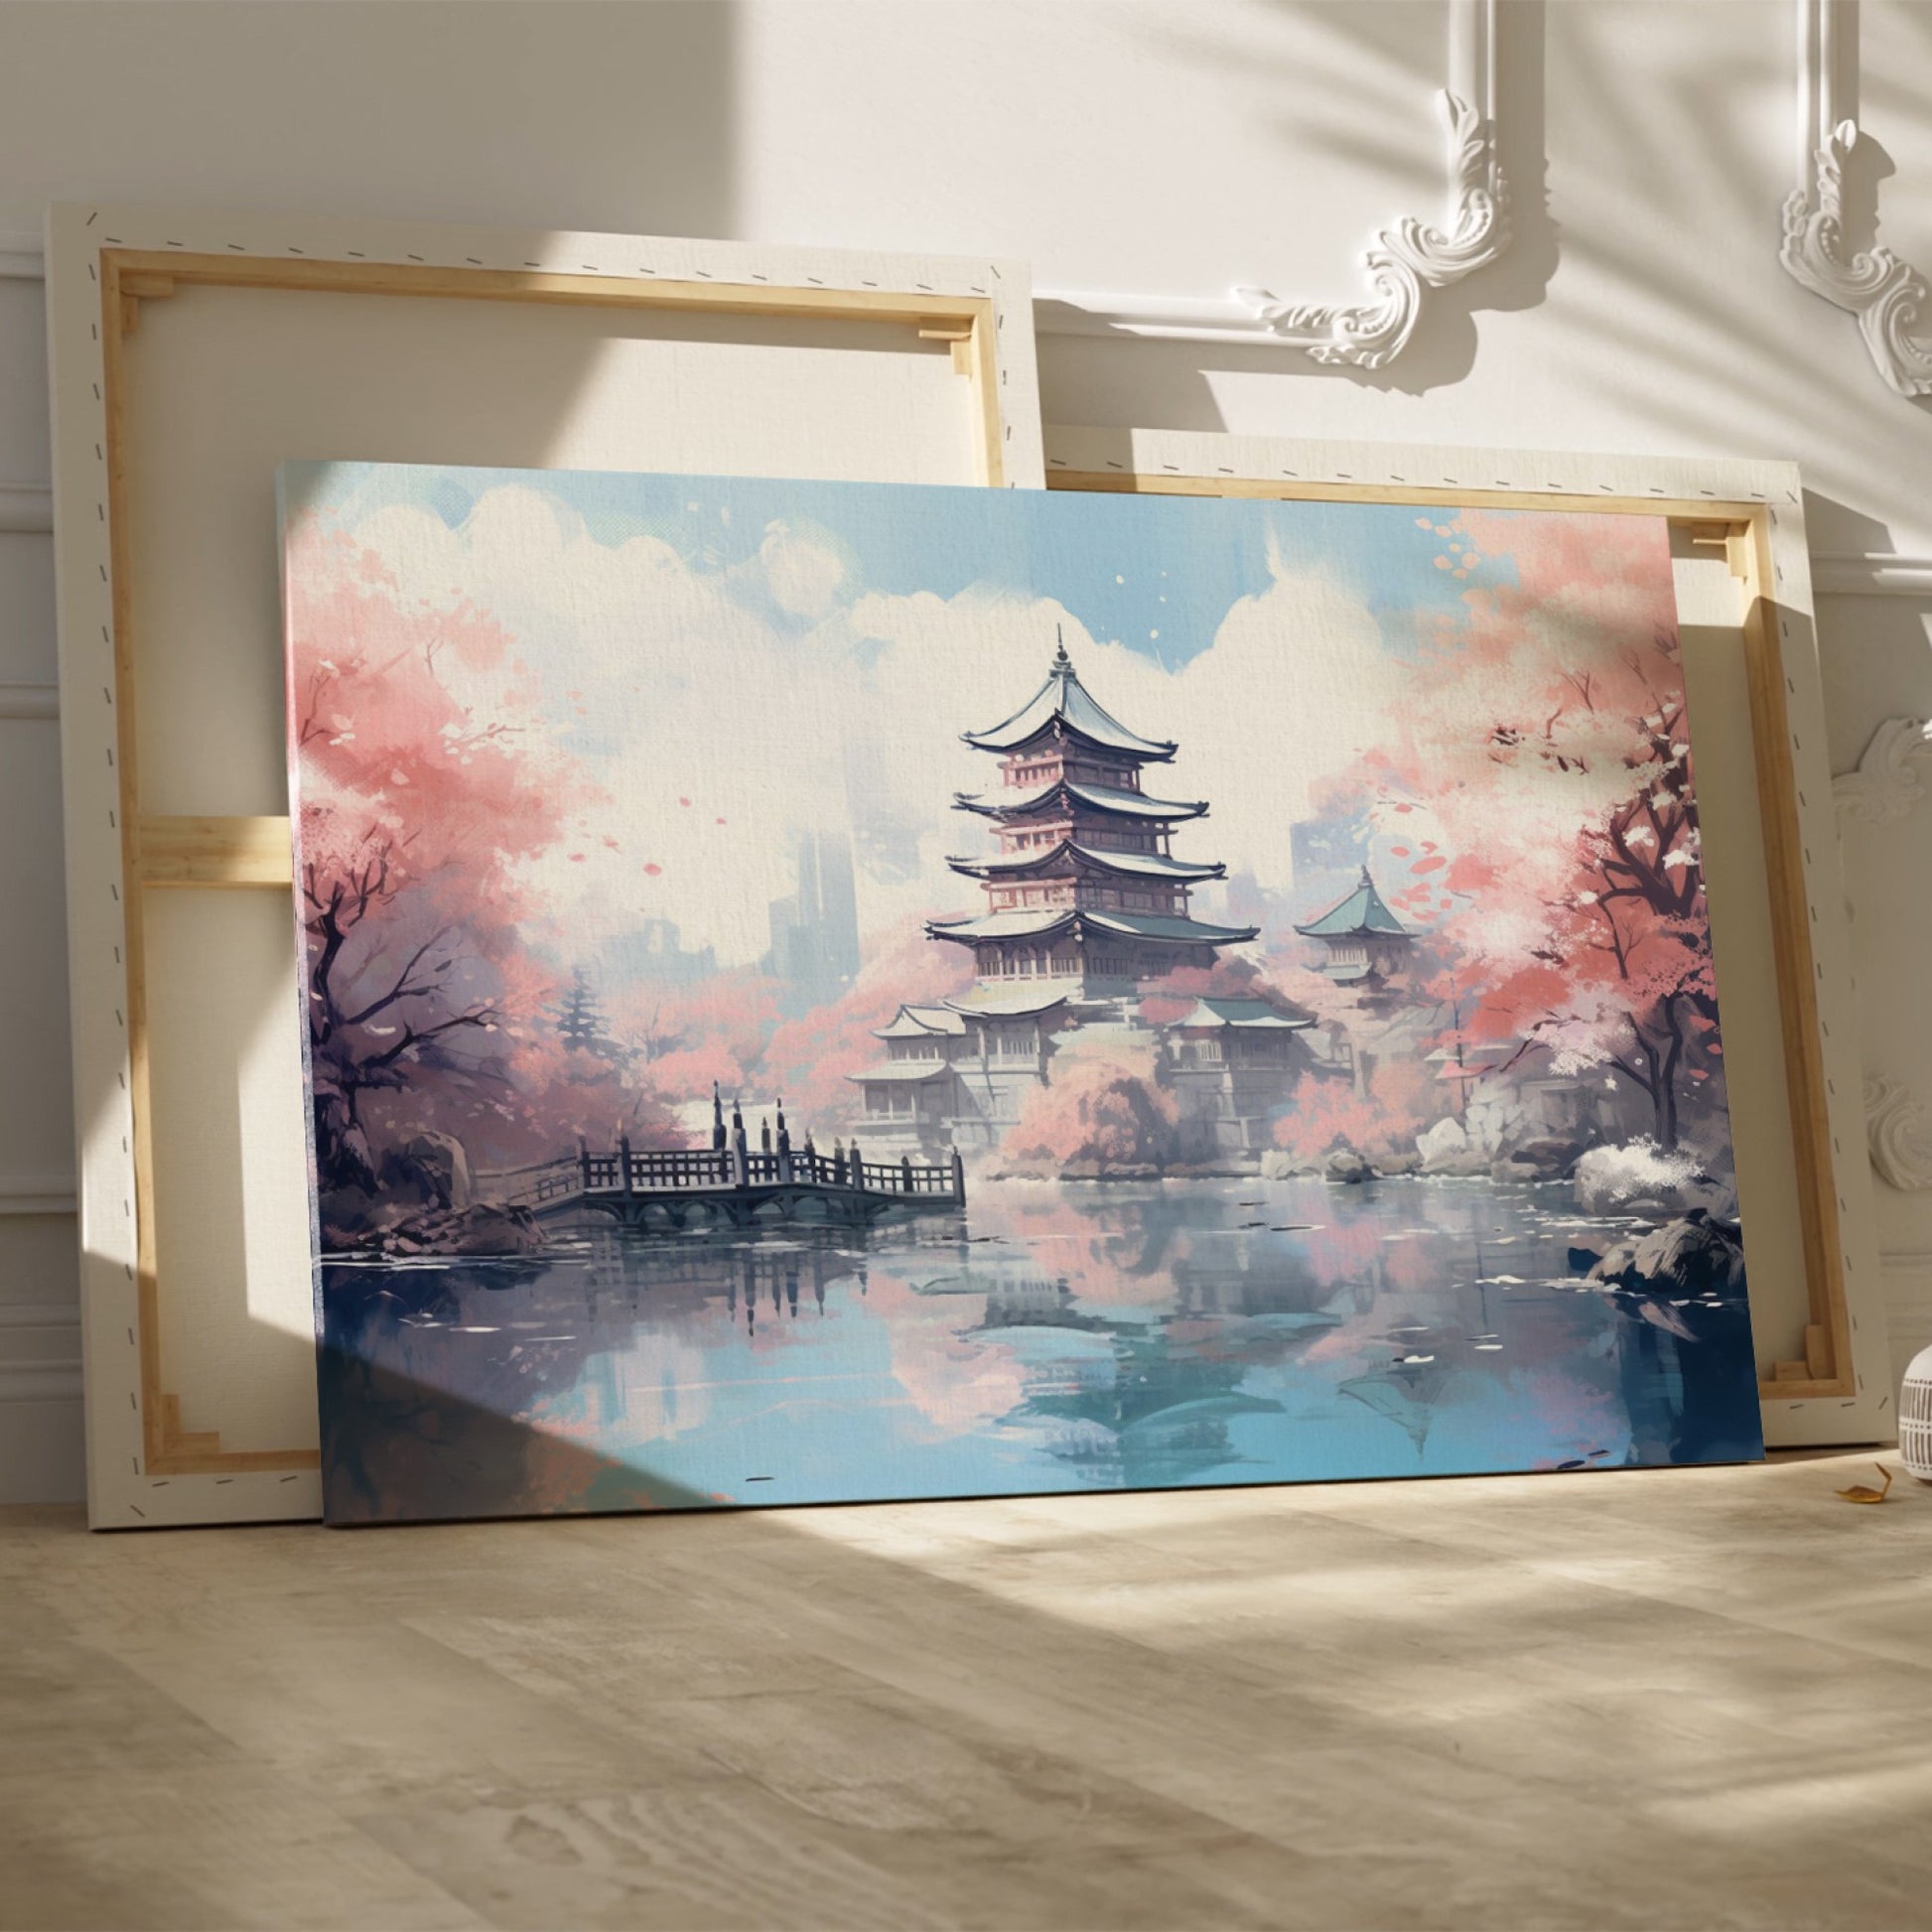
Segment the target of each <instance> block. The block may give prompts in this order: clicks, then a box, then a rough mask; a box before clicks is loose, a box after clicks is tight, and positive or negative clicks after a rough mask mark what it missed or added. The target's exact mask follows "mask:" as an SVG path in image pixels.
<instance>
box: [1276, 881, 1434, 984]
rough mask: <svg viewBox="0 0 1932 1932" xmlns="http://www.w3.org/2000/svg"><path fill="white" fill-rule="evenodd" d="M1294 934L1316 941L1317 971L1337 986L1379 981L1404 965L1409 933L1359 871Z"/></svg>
mask: <svg viewBox="0 0 1932 1932" xmlns="http://www.w3.org/2000/svg"><path fill="white" fill-rule="evenodd" d="M1295 930H1296V931H1297V932H1299V933H1300V934H1301V935H1302V936H1303V938H1305V939H1318V940H1319V941H1320V942H1321V946H1322V958H1321V961H1320V963H1319V965H1318V967H1317V969H1316V970H1317V971H1319V972H1323V973H1325V974H1327V976H1328V977H1329V978H1330V979H1331V980H1333V981H1334V982H1335V983H1336V985H1338V986H1355V985H1360V984H1363V983H1364V982H1370V983H1375V984H1381V983H1385V982H1387V981H1389V980H1391V979H1393V978H1394V977H1395V976H1396V975H1397V974H1398V973H1400V972H1401V971H1402V970H1403V968H1404V967H1405V966H1406V965H1407V964H1408V954H1409V948H1410V946H1411V944H1412V943H1413V942H1414V934H1412V933H1411V932H1410V930H1409V928H1408V927H1407V926H1406V925H1404V924H1403V923H1402V921H1401V920H1400V919H1398V918H1397V917H1396V915H1395V914H1394V913H1393V912H1391V911H1390V910H1389V908H1388V907H1387V906H1386V905H1385V904H1384V903H1383V902H1382V895H1381V894H1380V893H1378V892H1377V891H1376V890H1375V881H1374V880H1373V879H1372V878H1370V877H1369V870H1368V868H1367V867H1366V866H1364V867H1363V868H1362V877H1361V882H1360V884H1359V885H1357V886H1356V888H1355V890H1354V891H1353V892H1352V893H1350V894H1349V895H1348V897H1346V898H1344V899H1343V900H1341V902H1340V903H1339V904H1337V905H1331V906H1330V907H1329V908H1328V910H1327V911H1325V912H1324V913H1322V915H1321V916H1320V917H1319V918H1318V919H1311V920H1310V921H1309V923H1308V924H1307V925H1298V926H1297V927H1296V928H1295Z"/></svg>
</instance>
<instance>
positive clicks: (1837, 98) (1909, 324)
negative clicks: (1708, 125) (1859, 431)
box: [1778, 0, 1932, 396]
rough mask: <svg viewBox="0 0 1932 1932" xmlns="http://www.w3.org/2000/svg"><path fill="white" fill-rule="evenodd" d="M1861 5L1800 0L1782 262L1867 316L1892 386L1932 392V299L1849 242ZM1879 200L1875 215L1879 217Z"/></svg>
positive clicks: (1916, 281) (1894, 259)
mask: <svg viewBox="0 0 1932 1932" xmlns="http://www.w3.org/2000/svg"><path fill="white" fill-rule="evenodd" d="M1857 77H1858V0H1798V97H1799V104H1798V114H1799V121H1798V143H1799V161H1798V186H1797V188H1796V189H1795V190H1794V191H1793V192H1792V194H1791V196H1790V198H1789V200H1787V201H1786V203H1785V205H1784V241H1783V245H1782V246H1781V247H1780V248H1779V250H1778V258H1779V260H1780V261H1782V262H1783V263H1784V265H1785V267H1786V269H1787V270H1789V271H1790V273H1791V275H1792V277H1793V279H1794V280H1796V281H1798V282H1799V283H1801V284H1802V285H1803V286H1804V287H1805V288H1808V289H1809V290H1810V291H1811V292H1812V294H1814V295H1822V296H1823V297H1824V298H1825V300H1826V301H1827V302H1831V303H1834V304H1836V305H1837V306H1838V307H1839V308H1841V309H1844V310H1847V311H1848V312H1849V313H1851V314H1852V315H1854V316H1856V317H1857V318H1858V323H1859V332H1860V334H1862V335H1863V337H1864V345H1865V347H1866V348H1867V349H1869V350H1870V352H1871V360H1872V363H1873V365H1874V366H1875V367H1876V368H1877V371H1878V373H1879V374H1880V375H1881V376H1882V377H1883V378H1884V380H1885V382H1886V384H1887V385H1888V386H1889V387H1890V388H1892V389H1894V390H1896V391H1897V393H1898V394H1899V395H1901V396H1923V395H1932V337H1928V336H1927V335H1925V334H1924V333H1923V331H1922V328H1921V325H1922V324H1924V323H1926V322H1928V321H1929V320H1932V317H1928V314H1927V312H1928V309H1932V296H1928V292H1927V288H1926V281H1925V277H1924V275H1923V274H1921V273H1920V272H1919V270H1917V269H1916V268H1914V267H1913V266H1912V265H1911V263H1910V262H1907V261H1904V260H1901V259H1900V257H1899V256H1897V255H1896V254H1894V253H1893V252H1892V250H1891V249H1889V248H1881V247H1878V246H1876V245H1874V246H1872V247H1870V248H1852V247H1850V246H1849V245H1848V243H1847V241H1846V233H1845V230H1846V206H1845V201H1846V181H1845V172H1846V163H1847V162H1848V161H1849V160H1850V158H1851V155H1852V152H1853V150H1854V148H1856V147H1857V145H1858V140H1859V123H1858V119H1857V116H1856V113H1855V112H1852V111H1847V110H1849V109H1853V108H1855V107H1856V104H1857V97H1858V85H1857ZM1875 202H1876V197H1875V192H1874V195H1873V207H1871V208H1870V209H1868V210H1866V212H1868V213H1869V214H1870V215H1871V216H1872V217H1873V218H1875V216H1876V212H1877V209H1876V206H1875Z"/></svg>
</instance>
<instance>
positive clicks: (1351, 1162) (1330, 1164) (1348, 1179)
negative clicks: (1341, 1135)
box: [1321, 1142, 1375, 1187]
mask: <svg viewBox="0 0 1932 1932" xmlns="http://www.w3.org/2000/svg"><path fill="white" fill-rule="evenodd" d="M1321 1173H1322V1178H1323V1179H1325V1180H1338V1181H1341V1182H1343V1183H1344V1184H1345V1185H1348V1186H1351V1187H1352V1186H1355V1185H1358V1184H1359V1183H1360V1182H1362V1181H1364V1180H1373V1179H1374V1178H1375V1170H1374V1169H1373V1168H1371V1167H1370V1166H1369V1164H1368V1161H1367V1159H1366V1158H1365V1157H1364V1156H1363V1155H1361V1154H1359V1153H1357V1152H1356V1150H1355V1149H1354V1148H1352V1147H1349V1146H1348V1145H1347V1144H1346V1143H1345V1142H1344V1143H1343V1144H1342V1145H1341V1146H1340V1147H1338V1148H1336V1149H1335V1150H1334V1151H1333V1152H1332V1153H1331V1154H1330V1155H1329V1156H1328V1158H1327V1160H1326V1161H1325V1162H1324V1163H1323V1164H1322V1169H1321Z"/></svg>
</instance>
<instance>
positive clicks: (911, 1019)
mask: <svg viewBox="0 0 1932 1932" xmlns="http://www.w3.org/2000/svg"><path fill="white" fill-rule="evenodd" d="M965 1031H966V1028H965V1025H964V1023H963V1022H962V1021H961V1020H960V1018H959V1016H958V1014H956V1013H954V1012H953V1011H952V1010H951V1009H950V1008H949V1007H913V1006H902V1007H900V1008H899V1010H898V1011H897V1013H896V1014H894V1015H893V1017H892V1019H891V1020H890V1021H889V1022H888V1023H887V1024H886V1025H885V1026H883V1027H875V1028H874V1029H873V1030H872V1036H873V1038H874V1039H927V1038H930V1037H931V1035H934V1034H963V1033H964V1032H965Z"/></svg>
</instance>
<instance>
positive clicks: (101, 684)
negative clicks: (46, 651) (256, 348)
mask: <svg viewBox="0 0 1932 1932" xmlns="http://www.w3.org/2000/svg"><path fill="white" fill-rule="evenodd" d="M45 236H46V262H47V267H46V299H47V319H48V363H49V390H50V396H51V402H52V448H53V491H54V505H55V538H54V552H55V581H56V629H57V635H58V660H59V667H60V668H59V680H60V687H61V756H62V809H63V818H64V833H63V840H64V857H65V867H66V877H67V884H68V942H69V999H70V1006H71V1015H72V1021H71V1038H70V1051H71V1059H72V1067H73V1079H74V1138H75V1173H76V1176H77V1179H76V1192H77V1195H78V1215H77V1228H78V1246H79V1271H80V1308H81V1357H82V1370H81V1377H82V1389H83V1411H84V1424H85V1442H86V1466H87V1509H88V1521H89V1524H90V1525H91V1526H92V1527H93V1528H95V1529H135V1528H158V1527H162V1526H166V1525H173V1524H199V1523H221V1522H259V1521H286V1520H307V1519H313V1518H317V1517H319V1516H320V1515H321V1513H322V1489H321V1475H320V1472H319V1471H318V1470H313V1469H305V1470H300V1471H295V1472H289V1471H276V1470H253V1471H237V1472H236V1473H234V1474H230V1475H215V1474H211V1473H209V1474H199V1473H198V1474H164V1475H153V1474H149V1473H147V1471H146V1469H145V1450H144V1443H143V1419H142V1408H141V1402H142V1393H141V1370H140V1345H139V1336H140V1310H139V1291H138V1287H137V1284H136V1281H135V1276H134V1269H135V1258H136V1257H135V1225H134V1206H133V1197H134V1169H133V1156H132V1152H131V1149H132V1145H133V1125H132V1105H131V1100H130V1097H129V1093H128V1076H129V1060H128V1036H127V1022H126V1014H127V1011H128V1006H127V1000H128V993H127V977H126V971H125V967H124V965H123V964H122V960H123V958H124V955H125V947H126V923H125V918H124V912H123V908H122V905H121V902H120V895H121V882H122V851H121V833H120V830H119V825H118V813H119V809H120V795H119V785H118V777H117V772H116V765H115V759H116V757H117V753H116V748H115V737H116V733H115V710H114V707H115V704H116V701H117V696H118V692H117V679H116V675H115V656H114V584H113V566H112V559H111V556H110V553H109V524H108V514H107V458H106V450H107V446H108V438H107V431H106V411H105V402H104V393H103V392H104V386H105V383H104V370H103V355H104V349H103V345H102V342H101V330H100V287H101V284H100V273H101V271H100V254H101V251H102V249H103V248H107V247H114V248H125V249H128V250H138V251H145V252H167V251H173V252H179V253H182V254H185V255H186V254H212V255H227V256H233V257H238V258H247V257H255V258H258V259H276V260H285V259H292V258H296V257H300V258H302V259H305V260H310V261H315V260H321V261H329V260H345V261H346V260H355V261H358V262H366V261H373V262H388V263H392V264H394V265H397V266H415V265H421V266H425V267H431V268H435V267H444V268H479V267H484V268H487V267H501V268H522V267H524V266H525V265H526V264H527V263H528V262H531V261H536V262H538V263H540V264H542V265H543V266H544V267H545V268H547V269H549V270H551V271H553V272H556V273H562V274H570V275H577V276H581V275H585V274H592V275H599V274H601V275H607V276H609V277H610V278H612V279H614V280H630V279H633V278H635V277H636V276H638V275H639V274H640V273H642V272H644V271H645V270H646V269H651V270H655V272H656V273H658V274H660V275H662V276H663V277H664V278H665V279H668V280H675V279H681V278H690V279H701V280H708V281H709V280H715V281H719V282H721V283H741V284H747V285H753V284H759V283H769V284H770V285H772V286H774V287H783V286H788V285H799V286H804V285H811V284H817V285H821V286H824V287H827V288H830V289H834V290H846V291H849V292H854V293H857V292H859V291H862V290H864V289H866V288H867V287H868V286H879V285H881V284H886V285H891V284H892V283H894V282H896V281H897V282H903V281H904V280H905V279H907V278H909V279H910V280H911V282H912V284H913V286H914V287H915V288H920V289H929V290H930V291H931V292H934V293H939V294H949V295H969V294H970V295H977V296H981V297H983V298H984V299H986V300H988V301H990V302H991V303H992V304H993V312H994V318H995V331H994V348H993V363H994V370H995V375H996V381H997V393H996V395H995V397H994V399H993V406H994V407H995V408H996V409H997V411H998V416H999V419H1000V432H1001V441H1002V461H1003V468H1004V471H1005V477H1004V483H1005V485H1006V486H1008V487H1014V488H1038V487H1040V486H1041V485H1042V484H1043V483H1044V481H1045V479H1044V474H1043V453H1042V446H1041V439H1040V428H1039V404H1038V376H1037V365H1036V360H1035V350H1034V334H1033V328H1032V286H1031V275H1030V271H1029V269H1028V268H1027V266H1026V265H1025V264H1024V263H1020V262H1014V261H1009V260H1005V259H998V260H995V259H991V258H979V257H968V256H953V255H926V254H917V253H907V252H892V253H885V252H881V253H871V252H866V251H859V250H849V249H845V250H841V249H813V248H796V247H766V246H763V245H759V244H755V243H746V242H733V241H710V240H704V239H695V238H690V237H683V236H674V237H658V236H624V235H595V234H585V233H580V232H576V231H572V230H564V229H518V228H492V227H477V226H467V225H459V224H450V223H428V222H422V223H418V222H399V221H379V220H370V221H362V220H353V219H347V218H344V217H338V216H324V215H295V214H277V213H267V212H255V213H248V212H233V213H228V212H223V211H220V210H216V209H206V208H203V209H192V208H189V209H184V208H171V207H161V206H158V205H155V206H149V205H139V204H106V203H92V202H56V203H54V204H53V205H52V206H51V207H49V209H48V211H47V217H46V226H45ZM646 254H647V255H648V257H649V260H648V262H646V261H645V260H644V259H643V257H644V255H646ZM90 700H91V701H90ZM83 721H84V722H83Z"/></svg>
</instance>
